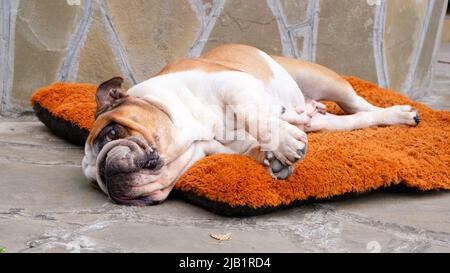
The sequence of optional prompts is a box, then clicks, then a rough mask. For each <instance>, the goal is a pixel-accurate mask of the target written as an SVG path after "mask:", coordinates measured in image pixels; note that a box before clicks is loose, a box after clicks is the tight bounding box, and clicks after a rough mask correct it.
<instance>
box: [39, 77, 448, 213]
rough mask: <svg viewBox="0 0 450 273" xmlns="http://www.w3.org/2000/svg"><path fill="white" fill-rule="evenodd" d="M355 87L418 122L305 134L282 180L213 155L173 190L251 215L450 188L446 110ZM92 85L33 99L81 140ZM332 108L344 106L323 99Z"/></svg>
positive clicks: (58, 88)
mask: <svg viewBox="0 0 450 273" xmlns="http://www.w3.org/2000/svg"><path fill="white" fill-rule="evenodd" d="M346 79H347V80H348V81H349V82H350V83H351V84H352V85H353V87H354V88H355V90H356V92H357V93H358V94H359V95H361V96H363V97H364V98H366V99H367V100H368V101H369V102H371V103H373V104H375V105H377V106H382V107H386V106H391V105H394V104H410V105H413V106H414V107H416V108H417V109H418V110H419V112H420V115H421V118H422V123H421V124H420V125H419V126H418V127H406V126H396V127H376V128H369V129H364V130H357V131H352V132H321V133H310V134H309V147H308V154H307V156H306V159H305V160H304V161H302V162H301V163H299V164H298V165H297V166H296V168H295V172H294V174H293V175H292V176H291V177H289V179H288V180H286V181H277V180H274V179H272V178H271V177H270V175H269V174H268V173H267V172H266V170H265V169H264V167H263V166H261V165H260V164H258V163H257V162H255V161H253V160H252V159H250V158H248V157H244V156H240V155H213V156H209V157H207V158H204V159H203V160H201V161H199V162H197V163H196V164H195V165H194V166H193V167H191V168H190V169H189V170H188V171H187V172H186V173H185V174H184V175H182V176H181V178H180V179H179V180H178V182H177V184H176V186H175V190H174V191H173V193H172V196H176V197H178V198H182V199H184V200H187V201H189V202H191V203H194V204H196V205H199V206H201V207H204V208H206V209H208V210H211V211H213V212H215V213H218V214H223V215H229V216H249V215H257V214H262V213H266V212H270V211H273V210H275V209H279V208H283V207H289V206H293V205H298V204H302V203H304V202H307V201H308V202H310V201H315V200H324V199H325V200H326V199H329V198H335V197H339V196H346V195H349V194H358V193H364V192H369V191H373V190H377V189H383V188H388V187H391V186H398V185H402V186H406V187H408V188H413V189H416V190H421V191H426V190H449V189H450V112H448V111H433V110H432V109H430V108H428V107H427V106H425V105H423V104H419V103H415V102H413V101H411V100H409V99H408V98H406V97H405V96H403V95H401V94H399V93H396V92H394V91H390V90H386V89H381V88H379V87H378V86H376V85H375V84H372V83H369V82H366V81H363V80H360V79H358V78H355V77H347V78H346ZM95 90H96V86H94V85H89V84H69V83H55V84H52V85H51V86H49V87H45V88H42V89H39V90H37V91H36V92H35V94H34V95H33V96H32V98H31V103H32V105H33V107H34V109H35V112H36V115H37V116H38V117H39V118H40V119H41V121H43V122H44V123H45V124H46V125H47V126H48V127H49V128H50V129H51V130H52V131H53V132H54V133H55V134H57V135H59V136H61V137H63V138H65V139H67V140H69V141H71V142H73V143H77V144H82V143H84V140H85V139H86V137H87V134H88V131H89V129H90V128H91V126H92V124H93V122H94V112H95V107H96V106H95ZM325 103H326V104H327V106H328V110H329V111H330V112H332V113H337V114H339V113H342V110H340V108H339V107H338V106H337V105H336V104H334V103H330V102H325Z"/></svg>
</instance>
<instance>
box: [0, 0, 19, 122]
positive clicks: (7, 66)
mask: <svg viewBox="0 0 450 273" xmlns="http://www.w3.org/2000/svg"><path fill="white" fill-rule="evenodd" d="M19 4H20V0H11V1H2V2H1V5H2V10H1V11H2V14H1V15H2V18H3V21H2V30H1V32H0V33H1V36H0V38H1V40H2V46H1V48H0V51H1V54H0V61H1V64H0V73H1V74H2V75H1V76H0V84H1V85H2V86H1V90H0V114H2V115H5V114H9V111H10V110H11V109H10V108H11V107H10V106H9V105H8V102H9V97H10V94H11V92H12V87H13V81H14V55H15V52H14V50H15V46H14V45H15V33H16V31H15V29H16V18H17V11H18V8H19Z"/></svg>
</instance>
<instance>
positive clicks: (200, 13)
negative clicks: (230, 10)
mask: <svg viewBox="0 0 450 273" xmlns="http://www.w3.org/2000/svg"><path fill="white" fill-rule="evenodd" d="M189 4H190V5H191V8H192V9H193V10H194V12H195V13H196V15H197V19H198V20H199V22H200V24H201V26H200V30H199V34H198V36H197V39H196V40H195V41H194V43H193V44H192V46H191V47H190V48H189V50H188V52H187V54H186V55H187V57H190V58H192V57H198V56H200V55H201V54H202V52H203V50H204V48H205V45H206V43H207V42H208V39H209V36H210V35H211V33H212V31H213V29H214V26H215V25H216V22H217V19H218V18H219V16H220V15H221V14H222V11H223V8H224V6H225V0H217V1H214V4H213V7H212V8H211V12H210V14H209V15H208V16H206V14H205V9H204V7H203V4H202V2H201V1H199V0H189Z"/></svg>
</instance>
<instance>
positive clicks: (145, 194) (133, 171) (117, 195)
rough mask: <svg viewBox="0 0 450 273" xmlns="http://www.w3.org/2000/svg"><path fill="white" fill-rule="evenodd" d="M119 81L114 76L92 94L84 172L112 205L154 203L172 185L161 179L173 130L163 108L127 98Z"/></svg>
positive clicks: (164, 195)
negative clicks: (93, 103)
mask: <svg viewBox="0 0 450 273" xmlns="http://www.w3.org/2000/svg"><path fill="white" fill-rule="evenodd" d="M122 83H123V79H122V78H113V79H111V80H109V81H107V82H105V83H103V84H101V85H100V86H99V88H98V90H97V94H96V99H97V113H96V120H95V123H94V125H93V128H92V130H91V133H90V135H89V137H88V140H87V142H86V146H85V157H84V159H83V171H84V173H85V175H86V177H88V179H89V180H91V181H92V182H96V183H97V185H98V186H99V187H100V188H101V189H102V190H103V191H104V192H105V193H106V194H107V195H108V196H109V197H110V198H111V199H112V200H113V201H115V202H116V203H120V204H128V205H151V204H157V203H159V202H161V201H163V200H165V199H166V198H167V195H168V194H169V192H170V191H171V189H172V188H173V186H174V181H172V180H171V179H167V178H166V177H165V176H164V169H165V167H166V166H165V165H166V161H167V158H168V157H169V156H168V155H167V152H168V149H169V145H170V143H168V142H167V141H168V140H170V139H172V134H174V126H173V123H172V121H171V118H170V114H169V113H167V111H165V109H162V108H161V107H158V106H157V105H155V104H153V103H151V102H149V101H147V100H145V99H138V98H133V97H130V96H127V94H126V93H125V92H124V91H123V90H122V88H121V85H122Z"/></svg>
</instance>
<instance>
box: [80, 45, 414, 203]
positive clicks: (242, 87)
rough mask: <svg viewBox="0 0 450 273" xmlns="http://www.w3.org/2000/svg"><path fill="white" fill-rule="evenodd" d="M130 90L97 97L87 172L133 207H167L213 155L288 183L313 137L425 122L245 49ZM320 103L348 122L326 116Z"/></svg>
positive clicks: (333, 76)
mask: <svg viewBox="0 0 450 273" xmlns="http://www.w3.org/2000/svg"><path fill="white" fill-rule="evenodd" d="M122 84H123V79H122V78H120V77H116V78H113V79H110V80H109V81H106V82H104V83H102V84H101V85H100V86H99V87H98V89H97V93H96V102H97V112H96V115H95V116H96V120H95V123H94V125H93V127H92V130H91V132H90V135H89V137H88V139H87V142H86V145H85V156H84V158H83V162H82V168H83V172H84V174H85V175H86V177H87V178H88V180H90V181H91V182H93V183H94V184H96V185H98V186H99V187H100V188H101V190H102V191H103V192H104V193H105V194H106V195H107V196H109V198H110V199H111V200H113V201H114V202H116V203H120V204H127V205H152V204H158V203H160V202H162V201H164V200H165V199H166V198H167V196H168V195H169V193H170V191H171V190H172V188H173V187H174V185H175V183H176V181H177V178H178V177H180V175H182V174H183V173H184V172H185V171H186V170H187V169H188V168H189V167H191V166H192V165H193V164H194V163H195V162H196V161H198V160H200V159H202V158H204V157H206V156H208V155H212V154H217V153H228V154H231V153H233V154H242V155H247V156H250V157H252V158H253V159H255V160H256V161H258V162H260V163H261V164H264V165H265V166H266V168H267V171H268V172H269V174H270V175H272V176H273V177H274V178H276V179H279V180H283V179H286V178H287V177H288V176H289V175H290V174H291V173H292V171H293V167H294V164H295V163H296V162H298V161H300V160H302V159H303V158H304V157H305V155H306V151H307V143H308V140H307V135H306V133H307V132H314V131H321V130H327V131H335V130H355V129H361V128H366V127H371V126H378V125H410V126H416V125H417V124H419V122H420V119H419V115H418V113H417V111H416V110H415V109H413V107H411V106H409V105H398V106H392V107H389V108H380V107H377V106H374V105H372V104H370V103H368V102H367V101H366V100H365V99H363V98H362V97H359V96H358V95H357V94H356V93H355V91H354V90H353V88H352V86H351V85H350V84H349V83H348V82H347V81H346V80H344V79H343V78H342V77H340V76H339V75H338V74H337V73H335V72H333V71H331V70H330V69H328V68H325V67H323V66H320V65H318V64H314V63H309V62H305V61H302V60H297V59H291V58H285V57H280V56H270V55H268V54H266V53H264V52H263V51H261V50H259V49H257V48H254V47H251V46H246V45H224V46H221V47H218V48H216V49H213V50H211V51H209V52H207V53H206V54H204V55H202V56H201V57H199V58H192V59H181V60H178V61H175V62H172V63H170V64H169V65H167V66H166V67H165V68H163V69H162V70H161V71H160V72H159V73H158V74H157V75H156V76H154V77H152V78H150V79H149V80H146V81H144V82H142V83H139V84H137V85H135V86H133V87H132V88H130V89H129V90H128V91H127V92H126V91H124V90H123V89H122ZM320 100H328V101H335V102H336V103H338V105H339V106H340V107H341V108H342V109H343V110H344V111H345V112H346V114H347V115H342V116H337V115H333V114H330V113H327V112H326V109H325V106H324V105H323V104H321V103H320V102H319V101H320ZM280 183H282V182H280Z"/></svg>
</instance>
